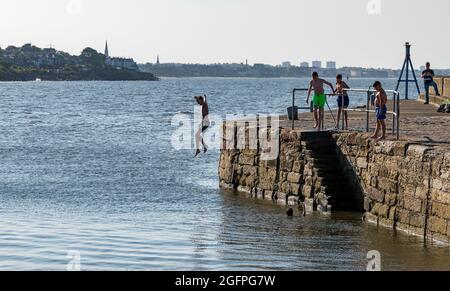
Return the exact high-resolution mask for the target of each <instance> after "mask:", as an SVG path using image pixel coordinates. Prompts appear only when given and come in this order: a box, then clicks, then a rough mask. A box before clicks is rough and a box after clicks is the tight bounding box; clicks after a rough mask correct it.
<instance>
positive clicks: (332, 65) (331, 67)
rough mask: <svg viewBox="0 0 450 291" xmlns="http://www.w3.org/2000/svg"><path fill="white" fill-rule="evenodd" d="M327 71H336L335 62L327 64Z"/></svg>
mask: <svg viewBox="0 0 450 291" xmlns="http://www.w3.org/2000/svg"><path fill="white" fill-rule="evenodd" d="M327 69H336V62H333V61H330V62H327Z"/></svg>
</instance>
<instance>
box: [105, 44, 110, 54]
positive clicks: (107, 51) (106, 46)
mask: <svg viewBox="0 0 450 291" xmlns="http://www.w3.org/2000/svg"><path fill="white" fill-rule="evenodd" d="M105 57H106V58H109V49H108V41H106V45H105Z"/></svg>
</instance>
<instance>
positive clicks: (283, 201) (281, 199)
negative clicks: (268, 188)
mask: <svg viewBox="0 0 450 291" xmlns="http://www.w3.org/2000/svg"><path fill="white" fill-rule="evenodd" d="M274 197H275V198H276V199H275V200H276V201H277V203H278V204H279V205H287V198H288V196H287V194H286V193H282V192H277V193H276V194H275V196H274Z"/></svg>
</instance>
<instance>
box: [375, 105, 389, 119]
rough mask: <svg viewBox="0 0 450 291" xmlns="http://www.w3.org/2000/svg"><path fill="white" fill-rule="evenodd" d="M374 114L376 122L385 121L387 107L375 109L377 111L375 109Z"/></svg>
mask: <svg viewBox="0 0 450 291" xmlns="http://www.w3.org/2000/svg"><path fill="white" fill-rule="evenodd" d="M375 112H376V113H377V119H378V120H386V115H387V107H386V106H384V107H383V108H381V107H377V109H375Z"/></svg>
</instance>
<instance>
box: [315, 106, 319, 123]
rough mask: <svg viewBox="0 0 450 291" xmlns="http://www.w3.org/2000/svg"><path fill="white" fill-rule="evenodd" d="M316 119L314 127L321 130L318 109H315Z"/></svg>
mask: <svg viewBox="0 0 450 291" xmlns="http://www.w3.org/2000/svg"><path fill="white" fill-rule="evenodd" d="M314 119H315V121H316V125H314V128H319V112H318V109H317V108H314Z"/></svg>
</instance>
